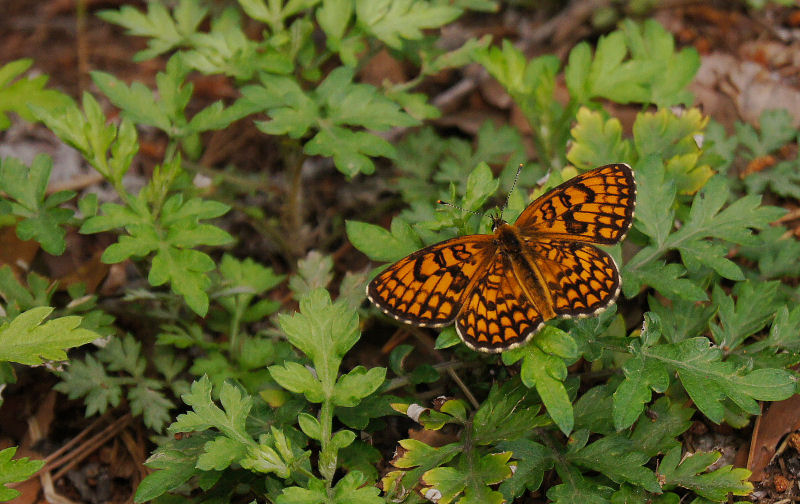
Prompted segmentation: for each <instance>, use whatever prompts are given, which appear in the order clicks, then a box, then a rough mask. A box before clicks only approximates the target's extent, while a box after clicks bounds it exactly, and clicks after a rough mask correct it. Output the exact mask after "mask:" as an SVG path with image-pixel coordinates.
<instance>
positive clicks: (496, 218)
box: [488, 212, 506, 231]
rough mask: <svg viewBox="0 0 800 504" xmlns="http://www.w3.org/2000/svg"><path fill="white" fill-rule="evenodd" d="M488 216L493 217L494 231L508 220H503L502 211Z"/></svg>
mask: <svg viewBox="0 0 800 504" xmlns="http://www.w3.org/2000/svg"><path fill="white" fill-rule="evenodd" d="M488 217H489V218H490V219H492V231H497V228H499V227H500V226H502V225H503V224H505V223H506V221H504V220H503V214H502V212H499V213H496V214H489V215H488Z"/></svg>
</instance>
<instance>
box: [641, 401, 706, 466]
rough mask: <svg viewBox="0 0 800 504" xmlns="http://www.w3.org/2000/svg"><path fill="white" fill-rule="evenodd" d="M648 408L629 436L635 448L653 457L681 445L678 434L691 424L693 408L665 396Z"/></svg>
mask: <svg viewBox="0 0 800 504" xmlns="http://www.w3.org/2000/svg"><path fill="white" fill-rule="evenodd" d="M648 410H649V413H650V414H649V415H648V417H647V418H645V419H642V420H641V421H640V422H638V423H637V424H636V427H635V428H634V430H633V433H632V434H631V436H630V440H631V441H633V443H634V446H636V449H637V450H639V451H641V452H642V453H644V454H645V455H647V456H648V457H654V456H656V455H658V454H659V453H666V452H667V451H668V450H670V449H671V448H674V447H676V446H681V442H680V441H679V440H678V436H680V435H681V434H683V433H684V432H686V431H687V430H688V429H689V427H691V426H692V415H693V414H694V413H695V410H694V409H692V408H687V407H685V406H683V405H682V404H680V403H679V402H674V403H671V402H670V400H669V399H668V398H667V397H660V398H658V400H656V402H654V403H653V404H652V405H650V406H649V407H648Z"/></svg>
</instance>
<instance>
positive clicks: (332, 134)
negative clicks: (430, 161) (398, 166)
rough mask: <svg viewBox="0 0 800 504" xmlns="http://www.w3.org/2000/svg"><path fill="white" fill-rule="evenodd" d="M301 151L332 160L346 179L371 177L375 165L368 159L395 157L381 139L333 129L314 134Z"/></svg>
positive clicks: (367, 134)
mask: <svg viewBox="0 0 800 504" xmlns="http://www.w3.org/2000/svg"><path fill="white" fill-rule="evenodd" d="M304 151H305V153H306V154H309V155H312V156H329V157H332V158H333V162H334V163H335V164H336V168H338V169H339V171H341V172H342V173H344V174H345V175H347V176H349V177H354V176H355V175H358V174H359V173H364V174H367V175H369V174H371V173H373V172H374V171H375V165H374V164H373V163H372V160H371V159H370V158H369V157H370V156H372V157H374V156H383V157H387V158H393V157H395V150H394V147H393V146H392V144H390V143H389V142H387V141H386V140H384V139H383V138H381V137H379V136H376V135H373V134H371V133H367V132H365V131H351V130H349V129H346V128H341V127H336V126H332V127H330V128H327V129H324V130H322V131H320V132H319V133H317V134H316V135H315V136H314V138H312V139H311V140H309V141H308V142H307V143H306V145H305V149H304Z"/></svg>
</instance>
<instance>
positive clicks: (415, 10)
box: [356, 0, 461, 49]
mask: <svg viewBox="0 0 800 504" xmlns="http://www.w3.org/2000/svg"><path fill="white" fill-rule="evenodd" d="M460 15H461V9H459V8H456V7H451V6H448V5H443V4H438V5H437V4H434V3H431V2H428V1H426V0H356V20H357V22H358V24H359V26H361V28H362V29H364V30H365V31H367V32H368V33H370V34H372V35H374V36H375V37H377V38H378V39H380V40H381V41H383V42H384V43H386V45H388V46H389V47H392V48H393V49H400V48H401V46H402V43H403V40H404V39H405V40H418V39H421V38H422V30H424V29H428V28H438V27H440V26H442V25H445V24H447V23H449V22H451V21H453V20H454V19H456V18H457V17H458V16H460Z"/></svg>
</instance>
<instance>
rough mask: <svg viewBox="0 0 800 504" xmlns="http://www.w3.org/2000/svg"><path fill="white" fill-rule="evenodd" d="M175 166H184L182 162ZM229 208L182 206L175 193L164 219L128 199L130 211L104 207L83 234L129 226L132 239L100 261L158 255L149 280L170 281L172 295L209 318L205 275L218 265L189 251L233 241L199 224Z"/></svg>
mask: <svg viewBox="0 0 800 504" xmlns="http://www.w3.org/2000/svg"><path fill="white" fill-rule="evenodd" d="M176 162H177V163H180V159H178V160H177V161H176ZM228 209H229V207H228V206H227V205H224V204H222V203H219V202H215V201H205V200H202V199H200V198H191V199H189V200H188V201H186V202H184V201H183V196H182V195H180V194H176V195H174V196H172V197H170V198H169V199H167V201H165V202H164V205H163V207H162V209H161V214H160V215H158V216H157V217H156V216H154V215H153V214H152V213H151V211H150V209H149V208H148V206H147V203H146V201H144V199H143V198H142V196H141V195H140V196H139V197H136V198H132V199H130V200H129V208H126V207H122V206H120V205H113V204H104V205H103V206H102V211H103V215H98V216H95V217H91V218H89V219H87V220H86V222H85V223H84V225H83V226H82V227H81V232H82V233H95V232H98V231H104V230H108V229H113V228H115V227H125V229H126V230H127V231H128V232H129V233H130V234H128V235H123V236H121V237H120V238H119V241H118V242H117V243H115V244H113V245H111V246H109V247H108V248H106V250H105V252H104V253H103V256H102V258H101V260H102V261H103V262H106V263H115V262H120V261H123V260H125V259H127V258H129V257H144V256H147V255H148V254H150V253H152V252H154V251H155V252H156V253H155V255H154V256H153V258H152V265H151V269H150V272H149V275H148V281H149V282H150V285H153V286H159V285H163V284H165V283H168V282H169V283H170V287H171V288H172V290H173V292H175V293H177V294H179V295H181V296H183V298H184V300H185V301H186V304H187V305H188V306H189V308H191V309H192V310H194V311H195V313H197V314H199V315H205V313H206V312H207V311H208V294H206V289H208V287H210V286H211V279H210V278H209V277H208V275H207V273H208V272H209V271H211V270H213V269H214V268H215V267H216V264H215V263H214V261H213V260H212V259H211V257H210V256H209V255H208V254H205V253H203V252H200V251H197V250H194V249H192V248H189V247H197V246H201V245H210V246H219V245H223V244H225V243H228V242H230V241H232V240H233V237H232V236H230V234H228V233H227V232H225V231H223V230H221V229H219V228H216V227H214V226H211V225H208V224H204V223H201V222H200V220H201V219H209V218H214V217H217V216H219V215H222V214H224V213H225V212H227V210H228ZM165 230H167V232H166V236H165V233H164V231H165Z"/></svg>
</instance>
